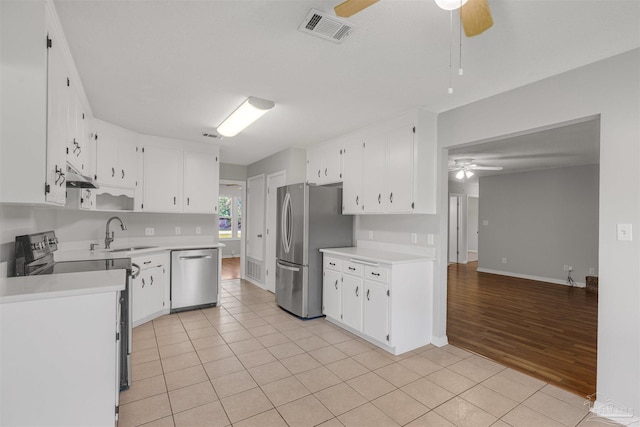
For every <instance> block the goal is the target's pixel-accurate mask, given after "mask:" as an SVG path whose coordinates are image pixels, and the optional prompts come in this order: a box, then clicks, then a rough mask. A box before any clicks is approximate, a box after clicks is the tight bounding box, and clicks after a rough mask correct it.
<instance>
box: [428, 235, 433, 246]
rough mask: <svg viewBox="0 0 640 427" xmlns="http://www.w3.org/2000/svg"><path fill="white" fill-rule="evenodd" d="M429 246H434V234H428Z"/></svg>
mask: <svg viewBox="0 0 640 427" xmlns="http://www.w3.org/2000/svg"><path fill="white" fill-rule="evenodd" d="M427 245H433V234H427Z"/></svg>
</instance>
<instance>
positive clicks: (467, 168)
mask: <svg viewBox="0 0 640 427" xmlns="http://www.w3.org/2000/svg"><path fill="white" fill-rule="evenodd" d="M501 170H502V166H481V165H476V164H475V163H473V159H468V158H466V159H456V160H454V164H453V166H451V167H449V172H455V171H457V173H456V178H457V179H462V178H464V177H467V178H471V177H472V176H473V175H474V173H473V171H501Z"/></svg>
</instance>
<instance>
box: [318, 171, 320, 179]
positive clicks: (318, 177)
mask: <svg viewBox="0 0 640 427" xmlns="http://www.w3.org/2000/svg"><path fill="white" fill-rule="evenodd" d="M318 178H320V169H318Z"/></svg>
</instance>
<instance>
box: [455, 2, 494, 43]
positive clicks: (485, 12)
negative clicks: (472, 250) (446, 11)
mask: <svg viewBox="0 0 640 427" xmlns="http://www.w3.org/2000/svg"><path fill="white" fill-rule="evenodd" d="M460 19H461V20H462V26H463V27H464V33H465V34H466V35H467V37H473V36H477V35H478V34H482V33H483V32H485V31H486V30H488V29H489V28H491V27H492V26H493V18H492V17H491V10H490V9H489V3H488V1H487V0H469V1H467V3H466V4H465V5H464V6H462V7H461V8H460Z"/></svg>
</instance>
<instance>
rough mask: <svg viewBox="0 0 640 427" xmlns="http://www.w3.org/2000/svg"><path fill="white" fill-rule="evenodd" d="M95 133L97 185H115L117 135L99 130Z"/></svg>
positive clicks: (106, 130) (109, 131) (105, 130)
mask: <svg viewBox="0 0 640 427" xmlns="http://www.w3.org/2000/svg"><path fill="white" fill-rule="evenodd" d="M97 133H98V135H97V140H96V150H97V153H96V173H97V175H98V183H99V184H102V185H107V186H113V185H117V182H118V181H117V178H116V170H117V168H118V135H117V133H115V132H113V131H111V130H109V129H100V130H98V132H97Z"/></svg>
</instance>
